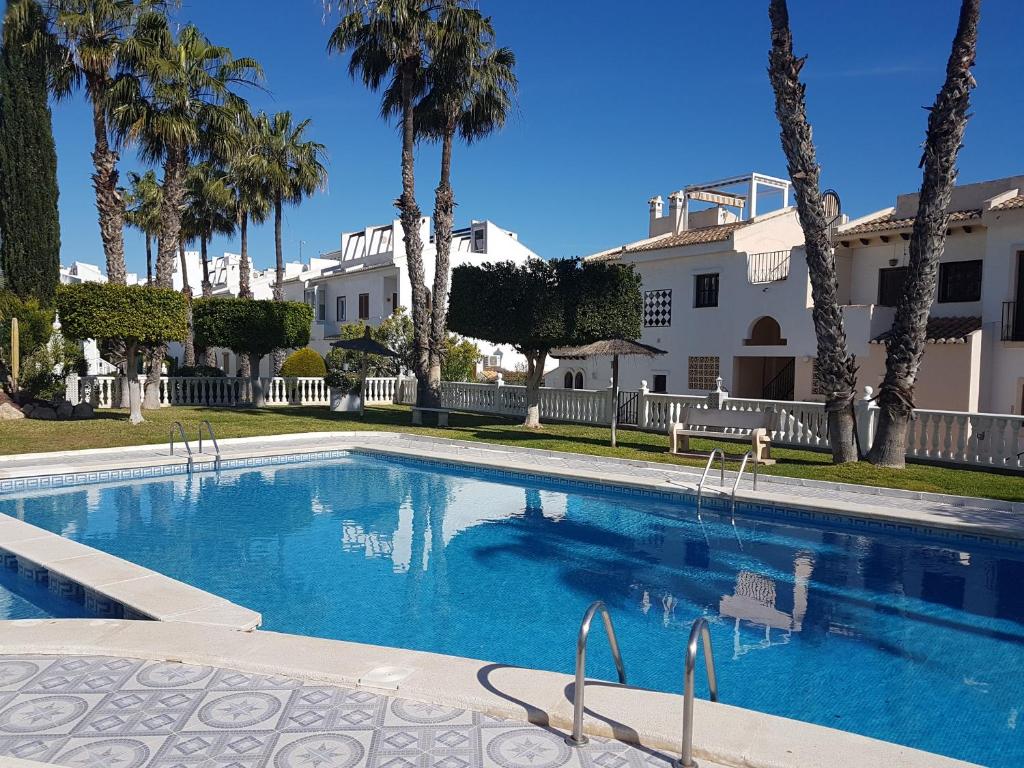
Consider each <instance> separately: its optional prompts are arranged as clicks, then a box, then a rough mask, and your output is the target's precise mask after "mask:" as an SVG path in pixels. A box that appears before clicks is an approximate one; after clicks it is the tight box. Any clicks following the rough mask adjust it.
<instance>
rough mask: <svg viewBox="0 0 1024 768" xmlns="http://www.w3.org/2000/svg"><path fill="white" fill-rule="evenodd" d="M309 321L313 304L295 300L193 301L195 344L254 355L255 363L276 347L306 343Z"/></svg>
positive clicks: (294, 346) (311, 317)
mask: <svg viewBox="0 0 1024 768" xmlns="http://www.w3.org/2000/svg"><path fill="white" fill-rule="evenodd" d="M312 324H313V309H312V307H310V306H309V305H307V304H303V303H302V302H298V301H270V300H269V299H234V298H230V299H228V298H213V299H197V300H196V301H195V302H193V304H192V328H193V331H194V333H195V341H196V344H197V345H199V346H200V347H206V348H209V347H227V348H228V349H230V350H231V351H232V352H234V353H235V354H243V353H246V354H251V355H255V356H256V357H257V358H258V359H257V360H256V361H255V362H256V363H258V362H259V358H262V357H264V356H265V355H269V354H270V353H271V352H273V351H274V350H275V349H295V348H297V347H304V346H306V345H307V344H308V343H309V329H310V326H311V325H312ZM254 370H255V366H254Z"/></svg>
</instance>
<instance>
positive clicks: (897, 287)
mask: <svg viewBox="0 0 1024 768" xmlns="http://www.w3.org/2000/svg"><path fill="white" fill-rule="evenodd" d="M906 280H907V268H906V267H891V268H889V269H880V270H878V305H879V306H881V307H895V306H896V305H897V304H898V303H899V301H900V295H901V294H902V293H903V283H905V282H906Z"/></svg>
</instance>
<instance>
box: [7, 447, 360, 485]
mask: <svg viewBox="0 0 1024 768" xmlns="http://www.w3.org/2000/svg"><path fill="white" fill-rule="evenodd" d="M349 453H350V451H349V450H347V449H342V450H333V451H314V452H311V453H289V454H280V455H276V456H253V457H249V458H243V459H224V460H223V461H222V462H221V465H220V468H221V470H228V469H245V468H246V467H265V466H268V465H273V464H299V463H305V462H313V461H326V460H329V459H340V458H343V457H345V456H347V455H348V454H349ZM213 471H214V463H213V462H212V461H201V462H195V463H194V464H193V472H196V473H198V472H213ZM186 474H188V465H187V464H162V465H158V466H153V467H128V468H125V469H104V470H98V471H96V472H67V473H61V474H55V475H37V476H35V477H15V478H10V479H6V480H0V494H4V493H16V492H18V491H38V490H44V489H46V488H69V487H72V486H77V485H95V484H98V483H111V482H119V481H123V480H148V479H153V478H158V477H170V476H175V475H186Z"/></svg>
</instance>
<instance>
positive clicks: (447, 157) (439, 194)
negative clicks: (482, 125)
mask: <svg viewBox="0 0 1024 768" xmlns="http://www.w3.org/2000/svg"><path fill="white" fill-rule="evenodd" d="M454 139H455V121H454V120H452V121H450V122H449V125H448V129H447V130H446V131H445V134H444V138H443V139H442V142H441V175H440V181H439V183H438V185H437V189H436V190H435V191H434V235H435V236H434V242H435V245H436V247H437V256H436V261H435V265H434V293H433V301H432V302H431V307H430V351H429V360H430V368H429V371H428V378H427V388H428V389H429V390H430V401H431V402H432V403H433V404H435V406H436V405H439V404H440V402H441V364H442V362H443V355H444V351H445V349H446V345H445V337H446V336H447V328H446V323H445V321H446V319H447V314H448V283H449V279H450V264H451V250H452V221H453V219H454V218H455V193H454V191H453V190H452V185H451V177H452V144H453V143H454Z"/></svg>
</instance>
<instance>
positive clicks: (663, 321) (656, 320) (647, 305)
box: [644, 289, 672, 328]
mask: <svg viewBox="0 0 1024 768" xmlns="http://www.w3.org/2000/svg"><path fill="white" fill-rule="evenodd" d="M670 325H672V290H671V289H666V290H660V291H644V327H645V328H664V327H667V326H670Z"/></svg>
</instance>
